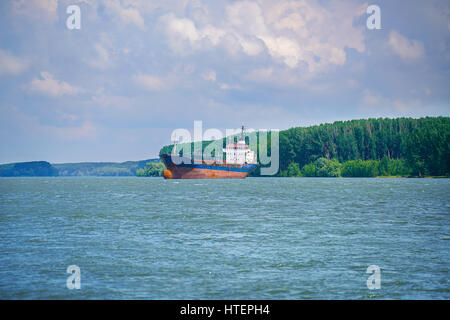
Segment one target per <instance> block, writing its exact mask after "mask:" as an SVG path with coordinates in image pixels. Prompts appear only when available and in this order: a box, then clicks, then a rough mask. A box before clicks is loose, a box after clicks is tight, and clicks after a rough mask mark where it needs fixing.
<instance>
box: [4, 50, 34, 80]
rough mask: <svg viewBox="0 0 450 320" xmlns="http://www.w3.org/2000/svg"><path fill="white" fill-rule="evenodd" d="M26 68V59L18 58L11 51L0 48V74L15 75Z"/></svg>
mask: <svg viewBox="0 0 450 320" xmlns="http://www.w3.org/2000/svg"><path fill="white" fill-rule="evenodd" d="M27 68H28V61H26V60H23V59H19V58H17V57H15V56H13V55H12V54H11V53H9V52H7V51H4V50H1V49H0V75H2V74H12V75H17V74H19V73H22V72H23V71H25V70H26V69H27Z"/></svg>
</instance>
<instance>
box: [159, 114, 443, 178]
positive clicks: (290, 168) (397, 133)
mask: <svg viewBox="0 0 450 320" xmlns="http://www.w3.org/2000/svg"><path fill="white" fill-rule="evenodd" d="M279 139H280V145H279V146H280V170H279V173H278V175H280V176H281V175H284V176H295V175H299V174H298V172H303V175H312V173H311V172H312V171H311V170H312V168H313V166H314V167H317V166H318V167H319V171H318V172H319V173H318V174H316V173H315V174H314V176H323V175H324V174H325V173H324V172H326V170H328V169H329V170H331V172H332V174H330V175H328V176H340V175H342V176H374V175H375V173H377V174H376V175H408V176H410V175H411V176H426V175H427V176H429V175H432V176H448V175H449V174H450V118H448V117H426V118H420V119H412V118H397V119H388V118H379V119H367V120H351V121H336V122H334V123H332V124H321V125H316V126H311V127H297V128H291V129H288V130H283V131H280V136H279ZM268 141H270V138H269V139H268ZM206 144H207V142H204V143H203V146H205V145H206ZM223 145H225V139H223ZM171 148H172V146H165V147H164V148H163V149H161V152H160V153H165V152H168V151H170V150H172V149H171ZM267 150H268V152H269V154H270V145H268V146H267ZM258 151H259V150H258ZM383 159H385V160H383ZM352 160H359V161H356V162H351V161H352ZM395 160H401V161H395ZM316 161H318V162H317V163H315V162H316ZM370 161H372V162H370ZM386 163H387V164H389V165H388V166H386ZM305 166H306V167H305ZM380 166H381V167H380ZM324 168H325V169H324ZM380 168H381V169H380ZM386 168H387V169H386ZM338 169H339V170H338ZM258 174H259V170H256V171H255V172H254V174H253V175H258ZM376 175H375V176H376Z"/></svg>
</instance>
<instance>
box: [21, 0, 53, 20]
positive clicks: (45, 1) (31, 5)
mask: <svg viewBox="0 0 450 320" xmlns="http://www.w3.org/2000/svg"><path fill="white" fill-rule="evenodd" d="M13 10H14V11H15V12H16V13H19V14H25V15H27V16H30V17H33V18H37V19H40V20H43V19H42V14H44V15H46V18H49V19H50V20H52V21H54V20H58V11H57V10H58V0H15V1H14V2H13ZM44 21H45V20H44Z"/></svg>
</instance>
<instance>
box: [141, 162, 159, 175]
mask: <svg viewBox="0 0 450 320" xmlns="http://www.w3.org/2000/svg"><path fill="white" fill-rule="evenodd" d="M165 168H166V167H165V166H164V164H163V163H162V162H148V163H147V165H146V166H145V167H144V168H143V169H138V170H136V176H138V177H162V175H163V171H164V169H165Z"/></svg>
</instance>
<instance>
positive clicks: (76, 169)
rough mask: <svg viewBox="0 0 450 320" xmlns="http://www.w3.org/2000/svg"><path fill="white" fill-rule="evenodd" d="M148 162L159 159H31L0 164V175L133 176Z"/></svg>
mask: <svg viewBox="0 0 450 320" xmlns="http://www.w3.org/2000/svg"><path fill="white" fill-rule="evenodd" d="M149 162H159V159H148V160H140V161H126V162H122V163H117V162H80V163H58V164H50V163H48V162H46V161H31V162H21V163H9V164H2V165H0V177H32V176H34V177H45V176H135V175H136V171H137V170H139V169H143V168H145V166H146V164H147V163H149Z"/></svg>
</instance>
